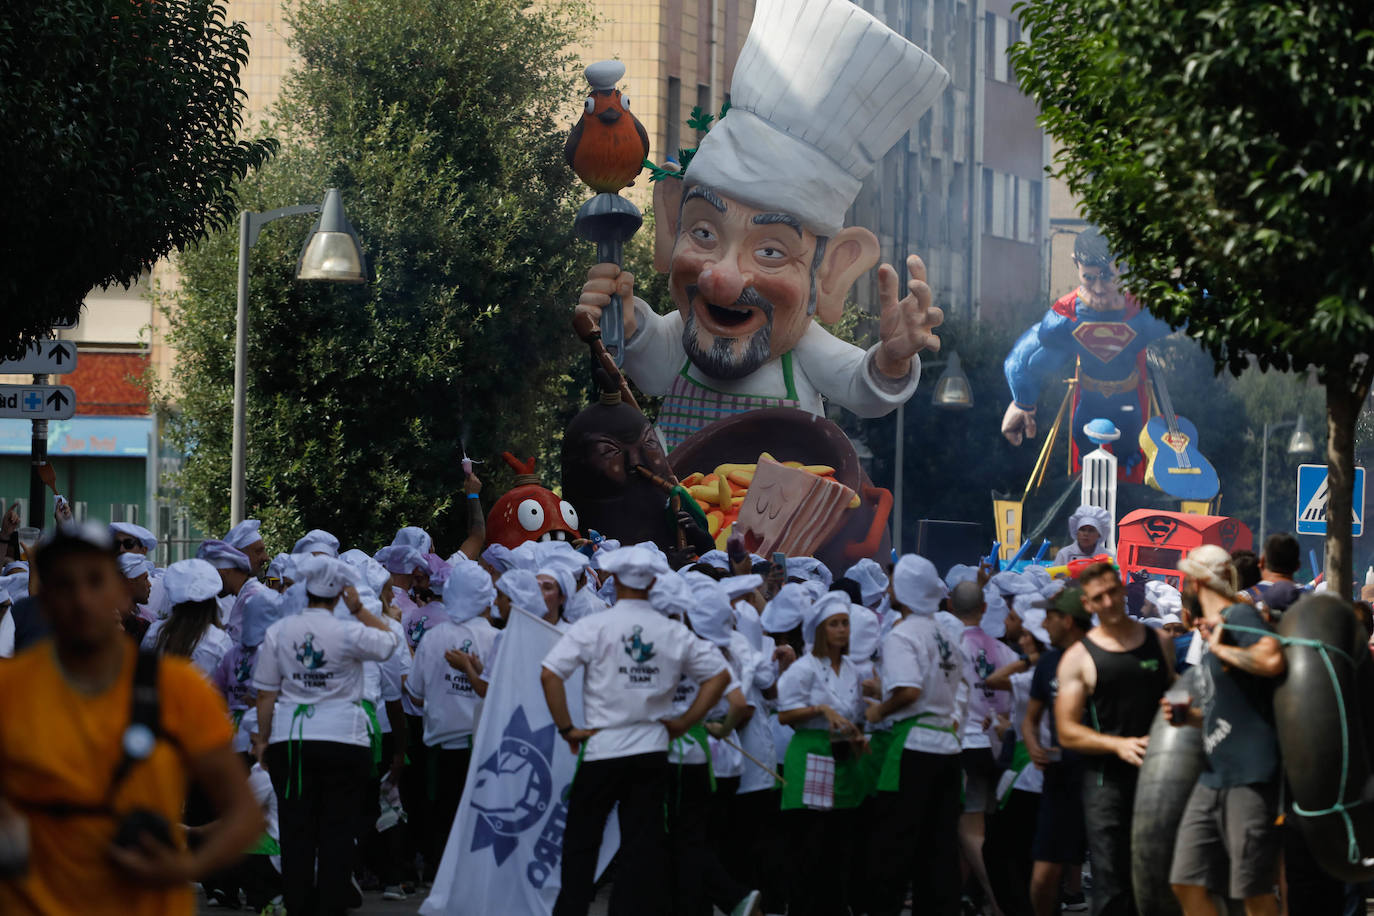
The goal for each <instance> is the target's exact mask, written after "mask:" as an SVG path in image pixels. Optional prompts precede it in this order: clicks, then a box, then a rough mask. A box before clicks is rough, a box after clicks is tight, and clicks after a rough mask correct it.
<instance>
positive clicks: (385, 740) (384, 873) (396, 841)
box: [358, 732, 414, 887]
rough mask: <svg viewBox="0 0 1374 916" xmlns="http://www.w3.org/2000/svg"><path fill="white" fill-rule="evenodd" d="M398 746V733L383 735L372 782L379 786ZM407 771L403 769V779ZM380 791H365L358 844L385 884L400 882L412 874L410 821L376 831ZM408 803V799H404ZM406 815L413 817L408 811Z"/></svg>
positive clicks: (385, 885) (366, 860) (379, 878)
mask: <svg viewBox="0 0 1374 916" xmlns="http://www.w3.org/2000/svg"><path fill="white" fill-rule="evenodd" d="M395 748H396V733H395V732H387V733H385V734H384V735H382V762H381V763H379V764H377V767H376V769H375V770H374V771H373V773H372V785H373V786H380V784H381V781H382V778H383V777H384V776H386V774H387V771H388V770H389V769H390V768H391V759H392V756H393V754H394V753H395ZM404 773H405V771H404V770H402V779H404ZM378 795H379V792H373V791H371V790H369V791H367V792H365V793H364V794H363V823H362V838H361V839H360V840H359V842H358V845H359V847H360V848H361V850H362V854H363V861H364V864H365V865H367V867H368V868H370V869H372V872H373V873H374V874H375V875H376V876H377V880H378V881H379V882H381V885H382V886H383V887H391V886H393V885H397V884H400V883H401V882H403V881H405V880H406V879H407V877H408V876H410V874H411V871H412V869H408V868H407V857H409V858H410V859H412V860H413V858H414V848H413V847H412V845H411V843H410V830H409V826H410V825H409V824H408V823H407V822H406V821H398V822H397V823H396V824H395V825H394V826H392V827H391V828H390V829H388V830H386V831H385V832H382V833H379V832H378V831H377V817H378V815H380V814H381V806H380V804H379V802H378ZM401 805H402V807H405V803H404V802H402V803H401ZM406 817H407V818H409V817H411V814H410V812H408V811H407V812H406Z"/></svg>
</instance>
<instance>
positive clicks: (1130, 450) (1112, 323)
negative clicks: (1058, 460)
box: [1002, 228, 1170, 483]
mask: <svg viewBox="0 0 1374 916" xmlns="http://www.w3.org/2000/svg"><path fill="white" fill-rule="evenodd" d="M1073 262H1074V265H1075V267H1077V269H1078V281H1079V286H1078V289H1076V290H1074V291H1073V292H1072V293H1069V294H1068V295H1067V296H1065V297H1063V298H1062V299H1060V300H1059V301H1058V302H1056V303H1055V304H1054V306H1053V307H1052V308H1050V310H1049V311H1048V312H1046V313H1045V317H1044V318H1041V319H1040V320H1039V321H1038V322H1036V323H1035V324H1033V325H1031V327H1030V328H1029V329H1027V331H1026V332H1025V333H1024V334H1022V335H1021V337H1020V339H1019V340H1017V341H1016V345H1015V346H1013V347H1012V348H1011V352H1010V353H1008V354H1007V359H1006V362H1005V363H1004V364H1003V367H1002V368H1003V371H1004V372H1005V374H1006V377H1007V385H1008V387H1010V388H1011V397H1012V401H1011V404H1009V405H1008V406H1007V412H1006V413H1005V414H1004V415H1003V417H1002V435H1004V436H1006V437H1007V440H1008V441H1010V442H1011V444H1012V445H1020V444H1021V440H1022V438H1023V437H1024V436H1030V437H1031V438H1034V437H1035V430H1036V425H1035V406H1036V401H1038V400H1039V399H1040V387H1041V385H1042V384H1044V383H1045V382H1046V381H1047V380H1050V379H1053V378H1062V377H1063V376H1062V373H1063V372H1064V371H1065V370H1066V369H1068V367H1069V365H1070V362H1071V361H1072V362H1073V363H1074V364H1075V377H1076V378H1077V381H1078V387H1077V392H1076V396H1075V400H1074V405H1073V416H1072V417H1071V421H1070V423H1069V426H1070V429H1072V431H1073V466H1074V470H1075V471H1077V470H1078V469H1079V456H1080V455H1084V454H1087V453H1088V452H1090V451H1092V450H1093V449H1094V448H1096V445H1095V444H1094V443H1093V442H1092V440H1090V439H1089V438H1088V437H1087V436H1086V435H1085V434H1084V432H1083V427H1084V425H1085V424H1086V423H1087V422H1088V421H1089V420H1091V419H1094V418H1096V417H1105V418H1107V419H1109V420H1111V421H1112V422H1113V423H1115V424H1116V426H1117V428H1118V429H1120V430H1121V438H1120V439H1119V440H1118V441H1117V442H1116V443H1114V445H1115V446H1116V448H1117V452H1116V457H1117V462H1118V464H1117V467H1118V468H1119V471H1118V474H1119V476H1120V477H1121V479H1123V480H1128V481H1133V482H1136V483H1139V482H1141V481H1143V480H1144V465H1143V462H1142V461H1141V458H1143V457H1144V456H1143V455H1142V454H1141V452H1140V449H1139V448H1138V446H1137V445H1136V443H1137V441H1138V440H1139V436H1140V429H1141V427H1142V426H1143V425H1144V423H1145V420H1146V418H1147V416H1148V411H1149V395H1148V389H1147V387H1146V368H1145V348H1146V347H1147V346H1148V345H1149V343H1150V342H1151V341H1153V340H1158V339H1159V338H1161V337H1165V336H1167V335H1168V334H1169V333H1170V328H1169V325H1167V324H1165V323H1164V322H1163V321H1160V320H1159V319H1158V318H1155V317H1154V316H1152V315H1151V314H1150V313H1149V312H1146V311H1144V310H1142V309H1141V307H1140V303H1138V302H1136V301H1135V300H1134V299H1132V298H1130V297H1129V296H1126V295H1125V294H1123V293H1122V292H1120V291H1119V290H1118V289H1117V287H1116V268H1115V265H1114V264H1113V260H1112V254H1111V250H1110V249H1109V248H1108V246H1107V240H1106V238H1104V237H1103V236H1102V234H1101V233H1100V232H1098V231H1097V230H1096V229H1093V228H1088V229H1085V230H1084V231H1083V232H1082V233H1080V234H1079V236H1078V238H1077V239H1076V240H1075V241H1074V245H1073Z"/></svg>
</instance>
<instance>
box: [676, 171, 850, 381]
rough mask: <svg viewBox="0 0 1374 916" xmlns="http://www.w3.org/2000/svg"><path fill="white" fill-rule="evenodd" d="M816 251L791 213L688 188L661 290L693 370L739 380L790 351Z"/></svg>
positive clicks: (800, 329) (806, 320) (801, 325)
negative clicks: (667, 295) (678, 322)
mask: <svg viewBox="0 0 1374 916" xmlns="http://www.w3.org/2000/svg"><path fill="white" fill-rule="evenodd" d="M818 247H819V249H820V253H821V254H822V255H823V253H824V240H821V239H817V237H816V235H815V234H814V233H812V232H810V231H809V230H807V229H805V228H803V227H802V224H801V222H800V221H799V220H798V219H797V218H796V217H794V216H792V215H791V214H788V213H781V212H774V211H766V210H757V209H754V208H753V207H749V206H746V205H745V204H742V203H740V202H739V201H736V200H732V199H730V198H728V197H723V196H720V195H717V194H715V193H714V192H713V191H711V190H710V189H709V188H707V187H705V186H702V185H697V186H696V187H693V188H690V189H689V190H688V191H687V193H686V194H685V195H684V197H683V203H682V217H681V220H680V223H679V229H678V235H677V242H676V244H675V245H674V246H673V257H672V264H671V266H670V267H669V271H668V285H669V289H670V291H671V293H672V297H673V302H674V303H675V304H676V305H677V307H678V311H680V312H681V313H682V320H683V328H682V345H683V348H684V349H685V350H686V351H687V355H688V357H689V358H690V359H691V361H692V363H693V365H695V366H696V367H697V368H698V369H700V370H701V371H702V372H704V373H706V374H707V375H708V376H711V377H712V378H717V379H738V378H743V377H744V376H747V375H749V374H750V373H752V372H753V371H754V370H756V369H758V368H759V367H760V366H762V365H763V364H764V363H766V362H768V361H769V360H770V359H774V358H776V357H778V356H781V355H782V354H784V353H786V352H788V351H789V350H791V349H792V348H793V347H795V346H796V345H797V342H798V341H799V340H801V337H802V335H803V334H804V333H806V329H807V327H808V326H809V325H810V324H811V312H812V304H813V302H814V299H815V289H814V274H815V270H816V268H817V266H818V262H819V260H820V258H819V257H817V254H818Z"/></svg>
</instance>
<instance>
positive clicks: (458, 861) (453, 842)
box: [420, 608, 620, 916]
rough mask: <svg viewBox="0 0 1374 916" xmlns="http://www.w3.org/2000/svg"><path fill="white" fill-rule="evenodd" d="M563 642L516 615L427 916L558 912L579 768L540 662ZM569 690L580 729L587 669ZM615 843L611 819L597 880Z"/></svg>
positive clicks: (494, 671) (539, 623) (495, 668)
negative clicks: (549, 699) (547, 697)
mask: <svg viewBox="0 0 1374 916" xmlns="http://www.w3.org/2000/svg"><path fill="white" fill-rule="evenodd" d="M559 635H560V634H559V632H558V630H556V629H555V628H554V627H552V626H550V625H549V624H548V623H545V622H544V621H543V620H540V619H539V618H537V617H534V616H532V615H530V614H526V613H525V612H523V611H521V610H518V609H516V608H512V609H511V619H510V623H509V624H507V626H506V629H505V631H504V633H503V634H502V636H501V646H500V649H499V650H498V652H497V655H496V658H495V659H494V660H493V662H492V666H491V670H490V675H491V682H490V687H489V688H488V690H487V697H486V700H485V702H484V703H483V707H482V711H481V717H480V719H479V720H478V723H477V731H476V733H475V734H474V735H473V743H472V764H471V766H469V767H468V778H467V783H466V785H464V787H463V799H462V802H461V803H460V804H459V805H458V815H457V817H455V818H454V820H453V827H452V829H451V830H450V831H449V837H448V844H447V845H446V846H445V847H444V855H443V858H442V859H441V860H440V862H439V870H438V874H437V875H436V876H435V879H434V887H433V889H432V890H431V891H430V894H429V897H428V898H427V899H426V900H425V902H424V904H423V905H422V906H421V907H420V912H421V913H422V914H426V916H467V914H472V916H477V914H482V916H488V914H492V913H511V914H531V916H544V914H549V913H552V912H553V904H554V901H555V900H557V899H558V889H559V886H560V882H559V866H560V864H561V862H562V853H563V830H564V828H565V827H566V826H567V823H568V793H569V791H570V790H571V788H572V779H573V772H574V770H575V769H576V767H577V758H576V757H574V756H573V754H572V752H571V751H570V750H568V744H567V742H565V741H564V740H563V739H562V738H560V737H559V736H558V729H557V727H555V726H554V724H553V717H552V716H550V715H549V707H548V704H547V703H545V701H544V689H543V687H541V686H540V684H539V673H540V671H541V670H542V667H543V661H544V656H545V655H547V654H548V653H549V650H550V649H552V648H553V647H554V644H555V643H557V642H558V638H559ZM567 692H568V711H569V712H570V713H571V714H572V720H573V722H575V723H576V722H581V721H582V673H581V671H579V672H577V673H576V674H574V675H573V676H572V677H570V678H569V679H568V681H567ZM619 844H620V830H619V827H618V825H617V823H616V818H615V815H614V814H612V816H611V817H610V818H609V819H608V821H607V823H606V833H605V836H604V837H603V838H602V843H601V856H600V862H599V863H598V868H597V871H598V873H599V872H600V871H601V870H602V869H604V868H605V867H606V864H607V863H608V862H609V861H610V858H611V856H612V855H614V854H615V850H616V848H617V846H619Z"/></svg>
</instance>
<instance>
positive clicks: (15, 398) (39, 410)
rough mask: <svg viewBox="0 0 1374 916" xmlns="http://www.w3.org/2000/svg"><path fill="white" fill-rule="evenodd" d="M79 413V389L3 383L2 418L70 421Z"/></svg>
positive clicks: (0, 406) (1, 388) (0, 413)
mask: <svg viewBox="0 0 1374 916" xmlns="http://www.w3.org/2000/svg"><path fill="white" fill-rule="evenodd" d="M75 413H76V392H75V391H72V390H71V388H69V387H67V386H66V385H0V418H7V419H16V420H67V419H70V418H71V417H72V416H73V415H74V414H75Z"/></svg>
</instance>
